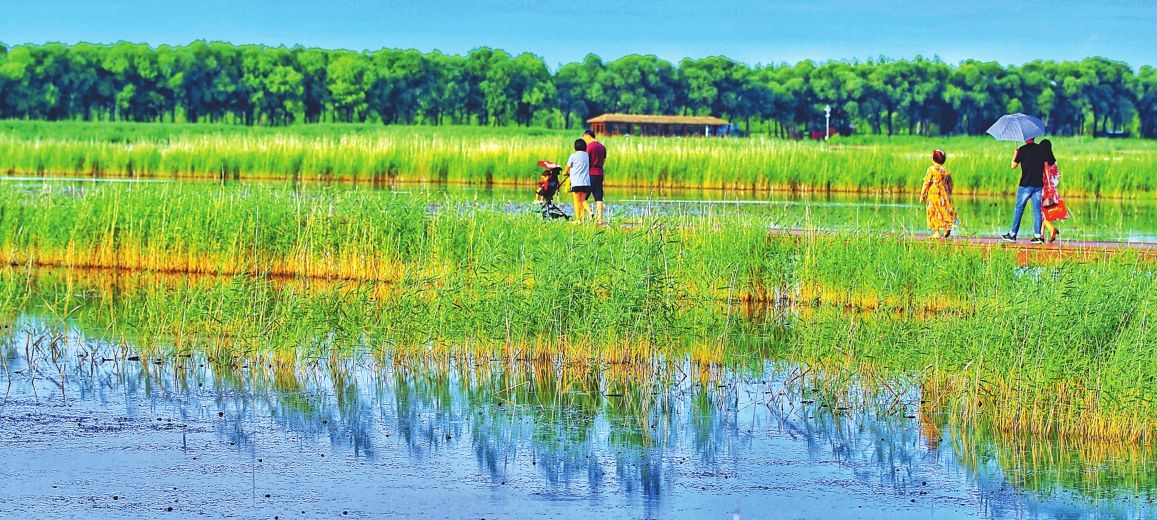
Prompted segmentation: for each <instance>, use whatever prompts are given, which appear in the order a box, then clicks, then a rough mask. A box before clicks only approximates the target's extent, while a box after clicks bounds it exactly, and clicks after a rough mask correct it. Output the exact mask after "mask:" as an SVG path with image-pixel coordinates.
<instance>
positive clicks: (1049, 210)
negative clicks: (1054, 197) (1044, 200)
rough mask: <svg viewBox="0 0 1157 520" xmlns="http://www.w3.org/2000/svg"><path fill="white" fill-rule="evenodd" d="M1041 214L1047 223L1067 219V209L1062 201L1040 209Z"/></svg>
mask: <svg viewBox="0 0 1157 520" xmlns="http://www.w3.org/2000/svg"><path fill="white" fill-rule="evenodd" d="M1041 212H1043V213H1044V217H1045V220H1047V221H1049V222H1052V221H1054V220H1064V219H1066V218H1069V208H1066V207H1065V201H1063V200H1062V201H1060V202H1057V203H1056V204H1053V205H1052V206H1045V207H1044V208H1041Z"/></svg>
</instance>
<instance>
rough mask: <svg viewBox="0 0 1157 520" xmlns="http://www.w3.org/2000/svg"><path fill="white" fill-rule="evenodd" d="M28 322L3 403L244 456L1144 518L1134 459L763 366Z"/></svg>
mask: <svg viewBox="0 0 1157 520" xmlns="http://www.w3.org/2000/svg"><path fill="white" fill-rule="evenodd" d="M38 323H39V322H37V321H35V320H32V319H29V318H24V319H21V320H20V321H18V322H17V323H16V325H15V327H13V329H11V330H9V331H8V333H7V335H6V337H5V340H4V343H3V349H4V351H3V354H4V355H3V359H4V374H5V380H4V381H3V382H0V385H3V386H6V387H7V392H6V394H5V402H8V401H9V400H13V401H20V400H27V399H30V398H31V399H36V400H37V402H43V403H45V404H48V403H52V402H57V401H65V402H68V401H71V402H82V403H87V404H88V405H90V406H94V407H98V408H100V407H109V406H124V407H125V409H124V410H123V414H124V416H125V417H126V418H128V419H133V418H143V419H145V420H151V418H152V417H154V416H157V415H158V412H157V410H158V409H175V410H177V411H178V413H177V414H176V418H177V419H178V421H179V422H180V423H182V425H179V426H178V427H183V428H191V426H190V425H194V424H199V423H203V422H206V420H207V419H214V418H219V419H220V420H211V421H209V422H211V424H213V428H214V433H215V435H217V436H218V437H219V438H221V439H224V440H226V441H227V442H229V443H230V445H231V446H235V449H236V450H237V453H238V454H239V455H240V456H247V457H256V456H258V455H257V454H258V452H259V451H260V450H259V447H258V446H257V445H256V443H255V441H254V437H255V435H258V434H259V433H260V432H262V431H265V430H266V429H272V430H274V431H277V432H281V433H280V435H283V436H286V437H287V438H291V439H296V440H297V442H300V443H303V444H308V443H313V444H319V443H320V444H324V443H326V442H328V451H329V452H330V453H334V454H352V457H353V458H354V459H356V460H365V461H368V462H373V461H377V460H380V459H386V460H394V459H398V458H399V457H401V458H402V459H403V460H410V461H412V462H413V463H417V462H419V461H423V460H425V461H437V462H438V463H441V464H449V465H463V464H467V465H473V467H474V468H475V469H476V471H477V473H478V474H479V475H481V476H483V477H484V478H486V479H489V483H488V485H494V486H505V485H507V484H508V483H523V484H525V485H527V486H528V487H531V488H532V489H535V490H536V491H534V495H535V496H537V497H539V498H546V499H551V500H569V499H573V498H584V499H586V500H589V501H590V503H591V504H593V505H595V506H597V504H599V503H600V501H603V500H612V499H613V498H614V497H626V498H627V499H630V498H631V497H636V498H638V499H640V500H642V501H643V502H642V503H643V507H644V509H645V510H646V511H647V512H648V514H649V515H651V514H653V515H659V514H660V513H661V512H662V511H663V510H661V509H653V508H661V507H662V504H664V503H667V502H672V501H674V502H676V503H683V502H682V501H684V500H688V499H690V500H695V499H696V498H695V497H700V496H713V495H718V494H724V495H727V494H731V493H739V494H741V495H750V496H764V495H766V496H774V495H776V494H779V493H797V492H800V491H799V485H803V484H801V483H804V484H807V483H811V484H813V485H814V484H816V483H818V484H822V485H826V486H835V487H837V488H839V489H846V490H847V495H848V496H847V497H843V498H841V499H840V500H847V501H849V504H855V503H860V504H863V503H867V504H873V505H879V504H881V503H887V502H888V501H892V502H899V503H908V501H909V500H911V503H916V501H917V500H925V499H932V498H933V497H934V499H935V500H936V501H937V503H939V504H941V506H940V507H949V508H959V509H960V510H963V511H968V510H971V509H970V508H973V507H977V508H979V511H981V512H982V513H983V514H984V515H986V516H991V517H997V518H1002V517H1020V516H1026V515H1028V516H1032V515H1043V516H1046V517H1071V516H1086V515H1093V516H1106V517H1122V518H1134V517H1139V516H1140V517H1144V516H1148V515H1151V514H1153V512H1154V509H1153V505H1152V499H1153V496H1154V494H1153V489H1154V488H1153V485H1154V482H1155V481H1154V477H1155V476H1157V466H1155V465H1154V464H1153V463H1152V462H1151V460H1152V459H1151V458H1150V457H1149V455H1150V454H1149V453H1148V451H1147V450H1142V449H1139V448H1135V449H1134V450H1133V451H1132V452H1129V451H1125V452H1120V451H1118V452H1111V453H1105V454H1103V455H1102V458H1101V459H1091V460H1094V461H1097V460H1099V462H1098V463H1096V464H1090V463H1089V462H1088V461H1089V460H1090V459H1089V458H1088V455H1085V457H1079V456H1076V455H1075V454H1074V453H1075V451H1074V450H1072V449H1067V448H1065V447H1064V446H1058V445H1056V444H1055V443H1052V444H1050V443H1045V442H1041V441H1037V443H1036V444H1029V443H1025V442H1023V441H1022V442H1017V441H1016V440H1015V439H1011V440H1010V439H1001V438H998V437H993V436H986V435H983V434H977V433H975V432H973V433H962V432H961V431H959V430H957V429H956V428H954V427H953V426H952V425H951V424H949V421H947V420H946V418H945V417H942V416H937V415H934V414H931V413H930V412H929V411H928V410H922V409H921V408H920V394H919V391H918V389H916V388H915V387H914V386H912V385H908V386H898V387H897V389H898V390H897V393H895V394H891V395H889V396H888V398H887V399H884V400H881V399H874V398H872V397H871V393H870V392H863V391H862V389H855V388H853V389H851V390H849V389H847V388H845V389H843V390H839V391H838V393H839V394H840V395H836V392H834V391H833V390H832V389H828V388H823V387H819V386H816V385H817V380H816V379H815V378H811V377H805V374H804V372H803V371H801V370H799V369H798V368H797V367H795V366H792V365H781V364H774V363H766V364H764V365H761V366H757V367H755V368H748V369H735V370H725V369H722V368H719V367H711V368H700V367H697V366H696V365H694V364H692V363H689V362H686V361H681V362H680V361H676V362H671V361H664V362H656V363H655V364H654V366H652V367H649V368H648V367H643V368H638V367H636V368H634V369H629V370H628V369H622V368H618V367H613V366H612V367H591V366H587V367H559V366H554V365H552V364H549V363H540V364H534V363H527V364H514V365H511V364H507V363H498V362H492V361H489V360H460V361H446V362H440V363H438V362H430V361H428V360H425V361H413V362H410V361H400V360H392V359H391V360H382V359H380V358H375V357H370V356H358V355H353V356H349V357H345V358H336V357H335V358H328V359H317V360H303V359H299V360H292V361H286V360H273V359H265V360H260V359H254V360H250V361H248V362H240V364H234V365H225V364H222V363H221V362H219V361H215V360H209V359H206V358H204V357H203V356H201V355H200V354H194V355H191V356H186V357H176V358H165V359H148V358H137V357H136V356H134V355H133V354H132V351H131V350H130V349H127V348H125V347H124V346H120V345H108V344H101V343H99V342H89V341H86V340H85V338H83V337H81V335H80V334H79V333H78V332H76V331H72V332H69V333H67V334H60V333H55V332H52V331H49V330H45V329H44V328H43V327H42V326H40V325H38ZM853 386H854V385H853ZM853 394H855V395H859V397H855V396H852V397H849V395H853ZM0 410H2V408H0ZM479 484H481V483H479ZM857 501H858V502H857ZM848 507H852V506H850V505H849V506H848Z"/></svg>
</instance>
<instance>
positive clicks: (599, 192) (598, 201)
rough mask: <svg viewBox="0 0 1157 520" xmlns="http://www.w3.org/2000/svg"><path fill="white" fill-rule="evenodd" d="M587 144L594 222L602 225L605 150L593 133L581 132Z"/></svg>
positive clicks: (589, 131) (590, 131) (588, 131)
mask: <svg viewBox="0 0 1157 520" xmlns="http://www.w3.org/2000/svg"><path fill="white" fill-rule="evenodd" d="M583 141H584V142H586V144H587V156H588V157H589V158H590V167H591V195H592V196H593V197H594V199H595V219H596V220H595V222H596V223H597V224H598V225H600V226H601V225H603V224H604V222H603V164H604V163H606V161H607V148H606V147H605V146H603V143H600V142H598V141H596V140H595V131H594V130H587V131H586V132H583Z"/></svg>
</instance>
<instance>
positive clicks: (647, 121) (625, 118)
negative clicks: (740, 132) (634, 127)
mask: <svg viewBox="0 0 1157 520" xmlns="http://www.w3.org/2000/svg"><path fill="white" fill-rule="evenodd" d="M587 122H588V123H632V124H640V125H727V124H729V123H728V122H727V121H725V120H723V119H719V118H718V117H711V116H654V115H643V114H603V115H601V116H596V117H592V118H590V119H587Z"/></svg>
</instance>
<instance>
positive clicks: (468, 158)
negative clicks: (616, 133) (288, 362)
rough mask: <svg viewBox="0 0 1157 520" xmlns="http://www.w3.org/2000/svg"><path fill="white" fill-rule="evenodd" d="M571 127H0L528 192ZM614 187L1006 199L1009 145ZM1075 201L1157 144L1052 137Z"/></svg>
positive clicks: (44, 144) (274, 168) (103, 158)
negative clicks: (931, 182)
mask: <svg viewBox="0 0 1157 520" xmlns="http://www.w3.org/2000/svg"><path fill="white" fill-rule="evenodd" d="M576 135H577V132H564V131H557V130H542V129H536V130H532V129H525V130H524V129H488V128H475V127H395V126H388V127H381V126H374V125H308V126H299V127H289V128H278V129H270V128H246V127H234V126H226V125H165V124H130V123H75V122H72V123H45V122H19V121H9V122H3V123H0V172H6V173H8V174H9V175H66V176H98V177H99V176H132V177H146V178H147V177H154V178H181V177H212V178H248V179H258V178H279V179H284V178H294V179H312V180H352V181H366V182H455V183H472V184H491V183H517V184H524V185H530V183H531V182H533V181H534V180H536V179H535V177H536V176H537V171H536V167H535V163H536V162H537V161H539V160H542V159H549V160H554V161H564V160H565V159H566V157H567V155H569V153H570V150H571V147H570V143H571V141H572V140H573V139H574V138H575V136H576ZM605 141H606V144H607V146H608V150H609V159H608V164H607V168H608V172H609V173H608V175H609V176H608V181H607V182H608V183H610V184H613V185H616V186H641V187H687V188H728V189H745V190H768V189H781V190H803V191H854V192H908V193H911V192H916V191H919V188H920V183H921V182H922V178H923V173H924V170H925V168H927V166H928V165H929V164H930V162H929V161H930V159H929V156H930V153H931V150H932V149H934V148H943V149H945V150H947V151H948V155H949V163H948V167H949V169H951V170H952V171H953V172H954V179H955V181H956V186H957V189H958V193H1008V192H1011V191H1014V190H1015V187H1016V184H1017V180H1018V177H1019V173H1018V172H1015V171H1011V170H1010V169H1009V163H1010V160H1011V158H1012V153H1013V151H1014V145H1010V144H1009V143H1000V142H996V141H993V140H991V139H987V138H980V137H954V138H935V139H932V138H919V137H904V138H883V137H872V136H864V137H853V138H842V139H839V140H836V141H834V142H833V143H831V144H824V143H818V142H811V141H799V142H797V141H783V140H777V139H770V138H767V137H762V136H755V137H751V138H744V139H703V138H679V139H670V138H650V137H642V138H640V137H624V138H617V137H609V138H606V139H605ZM1054 141H1055V149H1056V151H1057V154H1058V157H1059V158H1060V163H1061V167H1062V170H1063V172H1064V178H1063V182H1064V190H1065V193H1066V194H1068V195H1070V196H1107V197H1122V198H1143V197H1147V196H1148V195H1147V194H1150V193H1152V192H1153V191H1154V189H1155V185H1154V183H1153V181H1152V177H1151V176H1150V175H1149V172H1150V171H1152V170H1153V167H1154V166H1155V165H1157V145H1154V144H1153V143H1151V142H1149V141H1139V140H1125V141H1105V140H1093V139H1088V138H1057V139H1055V140H1054Z"/></svg>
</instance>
